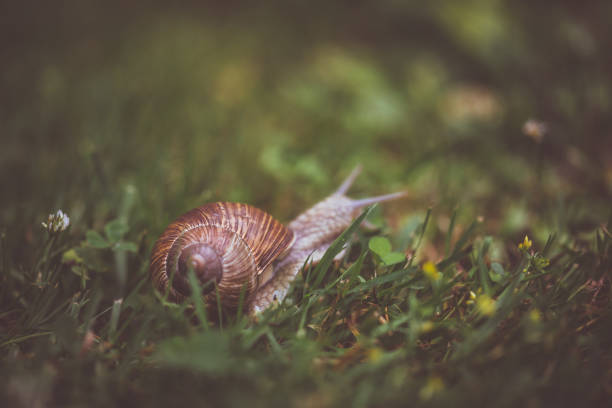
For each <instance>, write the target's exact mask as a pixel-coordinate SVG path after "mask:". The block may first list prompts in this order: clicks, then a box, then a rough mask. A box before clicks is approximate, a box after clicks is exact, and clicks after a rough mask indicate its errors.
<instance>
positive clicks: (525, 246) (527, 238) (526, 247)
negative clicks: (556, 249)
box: [518, 235, 533, 250]
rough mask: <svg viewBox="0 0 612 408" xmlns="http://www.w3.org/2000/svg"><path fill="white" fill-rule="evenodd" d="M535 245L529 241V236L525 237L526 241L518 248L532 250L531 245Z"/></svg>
mask: <svg viewBox="0 0 612 408" xmlns="http://www.w3.org/2000/svg"><path fill="white" fill-rule="evenodd" d="M532 244H533V242H531V240H530V239H529V237H528V236H527V235H525V239H524V240H523V242H521V243H520V244H518V248H519V249H525V250H527V249H529V248H531V245H532Z"/></svg>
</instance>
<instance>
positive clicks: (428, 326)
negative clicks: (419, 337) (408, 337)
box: [421, 320, 434, 333]
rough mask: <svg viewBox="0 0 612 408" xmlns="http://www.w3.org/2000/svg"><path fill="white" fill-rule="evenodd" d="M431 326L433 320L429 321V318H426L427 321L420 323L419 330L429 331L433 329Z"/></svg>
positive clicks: (432, 325)
mask: <svg viewBox="0 0 612 408" xmlns="http://www.w3.org/2000/svg"><path fill="white" fill-rule="evenodd" d="M433 328H434V324H433V322H432V321H429V320H428V321H426V322H423V323H422V324H421V332H422V333H427V332H430V331H432V330H433Z"/></svg>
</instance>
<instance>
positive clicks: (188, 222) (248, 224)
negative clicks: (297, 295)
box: [150, 202, 294, 308]
mask: <svg viewBox="0 0 612 408" xmlns="http://www.w3.org/2000/svg"><path fill="white" fill-rule="evenodd" d="M293 242H294V235H293V232H292V231H291V230H289V229H288V228H286V227H285V226H283V225H282V224H281V223H280V222H278V221H277V220H275V219H274V218H273V217H272V216H271V215H269V214H267V213H266V212H264V211H262V210H259V209H257V208H255V207H252V206H250V205H247V204H240V203H228V202H218V203H209V204H206V205H204V206H202V207H198V208H195V209H193V210H191V211H189V212H187V213H186V214H184V215H182V216H180V217H179V218H178V219H177V220H176V221H174V222H173V223H172V224H170V225H169V226H168V228H166V230H165V231H164V232H163V233H162V235H161V236H160V237H159V238H158V240H157V242H156V243H155V245H154V247H153V251H152V253H151V267H150V272H151V279H152V281H153V284H154V286H155V287H156V288H157V289H158V290H159V291H160V292H162V293H165V292H166V290H168V293H169V298H170V299H171V300H174V301H181V300H182V299H184V298H185V297H186V296H188V295H189V294H190V286H189V284H188V281H187V269H188V268H189V266H191V267H192V268H193V270H194V272H195V274H196V277H197V278H198V279H199V280H200V283H201V284H202V285H204V286H205V288H204V290H203V295H205V296H206V297H207V299H208V300H209V301H212V299H213V297H215V299H216V295H215V294H214V291H208V290H207V288H208V289H212V288H213V287H214V285H212V284H210V282H209V281H210V280H214V281H215V282H216V284H217V287H218V290H219V293H220V295H221V303H222V305H223V307H226V308H235V307H237V306H238V304H239V299H240V293H241V291H242V290H243V286H244V287H245V289H244V290H245V304H248V302H250V301H251V300H252V298H253V296H254V294H255V292H256V291H257V289H258V288H259V286H260V284H261V283H262V280H263V279H264V277H263V274H264V271H266V269H267V268H268V267H270V266H271V264H272V262H273V261H274V260H275V259H277V258H280V257H282V256H284V255H285V254H286V253H287V252H288V250H289V249H290V248H291V246H292V245H293ZM170 280H172V287H170V288H168V283H169V282H170ZM207 283H208V285H206V284H207Z"/></svg>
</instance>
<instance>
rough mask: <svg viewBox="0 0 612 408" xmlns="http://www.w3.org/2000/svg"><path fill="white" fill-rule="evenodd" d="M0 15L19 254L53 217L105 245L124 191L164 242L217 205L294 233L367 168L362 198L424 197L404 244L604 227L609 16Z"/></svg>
mask: <svg viewBox="0 0 612 408" xmlns="http://www.w3.org/2000/svg"><path fill="white" fill-rule="evenodd" d="M3 8H4V9H3V10H2V12H1V13H0V14H1V15H2V17H0V18H1V19H2V25H1V26H2V30H3V34H2V36H1V37H0V46H1V47H0V49H1V52H2V55H1V60H2V61H3V62H2V67H1V68H0V88H1V89H2V91H1V92H2V97H1V98H0V104H1V109H0V124H1V126H2V129H1V133H2V136H1V137H2V149H1V153H0V166H1V167H0V196H1V197H2V198H1V200H2V201H1V202H2V205H1V212H0V225H2V226H3V228H4V229H5V230H6V231H7V233H8V235H9V236H10V240H9V241H11V242H15V243H19V246H20V245H21V243H22V242H24V241H28V240H30V241H31V239H32V237H31V236H32V231H31V230H32V229H33V230H38V228H39V224H38V220H41V219H44V218H46V214H48V213H49V212H51V211H52V210H54V209H56V208H62V209H63V210H64V211H66V212H67V213H68V214H69V215H70V216H71V219H72V225H73V233H75V234H79V233H82V231H84V230H85V229H87V228H91V227H92V226H93V227H95V226H96V224H98V226H99V225H101V223H103V222H104V220H108V219H109V218H112V217H113V216H114V215H116V213H117V212H119V211H120V209H119V208H118V207H119V205H118V203H119V202H120V200H121V197H123V196H124V193H125V190H126V188H128V189H130V191H132V192H134V193H135V197H136V200H135V206H134V207H132V208H131V213H130V220H131V223H133V224H135V225H137V226H138V227H140V229H142V228H146V229H147V230H149V231H153V232H154V233H158V232H159V231H161V229H163V227H164V226H165V225H166V224H167V223H168V222H169V221H170V220H171V219H173V218H174V217H176V216H177V215H178V214H180V213H182V212H184V211H185V210H187V209H189V208H191V207H194V206H197V205H200V204H202V203H203V202H206V201H210V200H237V201H245V202H248V203H251V204H254V205H257V206H260V207H262V208H264V209H266V210H268V211H269V212H271V213H272V214H274V215H275V216H277V217H278V218H280V219H281V220H287V219H289V218H290V217H292V216H294V215H296V214H297V213H298V212H299V211H301V210H302V209H303V208H305V207H307V206H308V205H311V204H313V203H314V202H316V201H317V200H319V199H320V198H322V197H323V196H325V195H326V194H328V193H329V192H330V191H332V189H333V188H334V187H335V186H336V185H337V184H338V182H339V181H340V180H341V179H342V178H343V177H344V176H346V175H347V174H348V172H349V171H350V169H351V168H352V167H353V166H354V165H355V164H356V163H362V164H363V165H364V167H365V171H364V175H363V176H362V177H361V178H360V180H359V181H358V183H357V185H356V188H355V190H354V191H355V193H354V195H356V196H359V195H366V194H374V193H383V192H388V191H393V190H398V189H407V190H409V191H410V192H411V195H410V199H409V200H406V201H404V203H403V204H396V205H395V207H394V208H395V210H394V212H393V210H390V211H392V213H394V214H396V215H397V216H398V217H399V218H400V219H398V220H397V222H398V223H401V222H402V221H401V217H403V216H406V214H408V213H410V212H411V211H420V212H422V211H423V210H424V209H425V208H426V207H427V206H428V205H430V204H434V206H436V208H438V209H440V212H442V213H450V211H451V209H452V208H454V207H456V206H460V208H462V209H463V211H464V212H463V214H464V216H465V217H466V218H473V217H474V216H479V215H482V216H484V217H485V218H488V219H489V220H490V222H488V223H485V225H486V228H488V229H490V230H492V231H501V232H504V233H516V234H519V233H522V231H523V230H525V229H527V228H529V227H530V226H533V224H534V223H544V224H545V225H546V226H547V228H550V229H553V228H557V229H559V228H564V227H566V226H560V225H555V220H554V219H551V218H552V217H550V216H549V215H550V212H549V210H550V209H551V208H557V207H558V206H560V205H561V206H563V205H567V203H568V202H569V203H573V202H575V201H576V200H577V201H584V202H587V203H588V209H587V210H586V211H585V213H586V214H584V215H585V217H586V218H585V217H582V218H581V220H582V221H581V222H583V223H584V222H586V223H589V222H591V223H592V222H596V220H598V219H599V220H600V219H605V217H606V216H607V214H606V211H607V207H609V204H610V197H611V194H612V187H611V185H612V154H611V152H612V137H611V136H612V135H611V129H612V121H611V120H610V113H609V111H610V106H611V103H612V101H611V86H612V78H611V73H612V53H610V52H609V51H610V49H612V35H610V17H611V16H612V4H611V3H610V2H606V1H599V2H597V1H594V2H588V3H587V4H583V3H579V2H572V1H566V2H559V1H554V2H553V1H541V2H536V3H531V2H530V3H525V2H510V1H490V0H486V1H485V0H471V1H463V2H456V1H437V2H433V3H432V4H423V3H422V2H418V3H417V2H401V1H377V2H366V1H358V2H354V1H334V2H300V1H271V2H266V3H264V4H261V3H252V2H237V1H229V2H224V3H223V4H220V3H219V2H199V1H198V2H196V1H192V2H181V4H180V5H170V4H167V2H162V1H159V2H149V3H147V4H146V5H143V4H139V5H136V4H132V3H125V2H112V1H111V2H103V3H100V2H93V1H80V2H66V1H64V2H29V1H25V2H13V3H12V4H6V5H4V6H3ZM529 119H535V120H538V121H543V122H544V123H545V125H546V132H545V133H544V134H543V137H542V138H538V137H531V138H530V137H528V136H527V135H526V134H525V132H524V131H523V130H522V128H523V125H524V124H525V122H526V121H527V120H529ZM564 203H565V204H564ZM570 207H571V205H570ZM534 211H535V213H534ZM534 214H537V216H534ZM602 217H603V218H602ZM519 235H520V234H519ZM517 236H518V235H517ZM150 239H153V237H152V236H151V237H150ZM16 246H17V245H16ZM14 249H15V250H16V251H19V249H18V248H14ZM22 255H24V254H22Z"/></svg>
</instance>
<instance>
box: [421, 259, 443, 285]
mask: <svg viewBox="0 0 612 408" xmlns="http://www.w3.org/2000/svg"><path fill="white" fill-rule="evenodd" d="M423 273H424V274H425V276H427V277H428V278H429V280H431V281H437V280H439V279H440V277H441V275H442V274H441V273H440V271H438V268H437V267H436V264H435V263H433V262H431V261H427V262H425V263H424V264H423Z"/></svg>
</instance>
